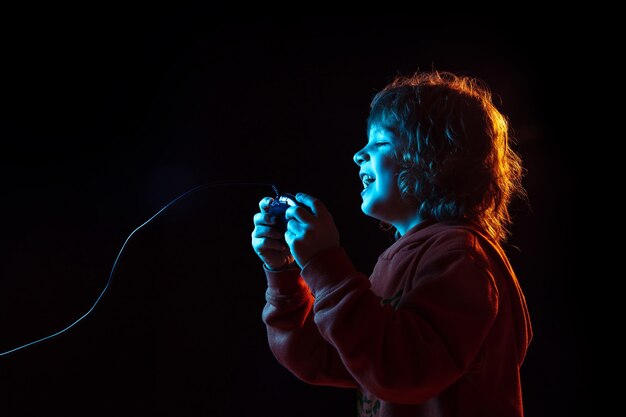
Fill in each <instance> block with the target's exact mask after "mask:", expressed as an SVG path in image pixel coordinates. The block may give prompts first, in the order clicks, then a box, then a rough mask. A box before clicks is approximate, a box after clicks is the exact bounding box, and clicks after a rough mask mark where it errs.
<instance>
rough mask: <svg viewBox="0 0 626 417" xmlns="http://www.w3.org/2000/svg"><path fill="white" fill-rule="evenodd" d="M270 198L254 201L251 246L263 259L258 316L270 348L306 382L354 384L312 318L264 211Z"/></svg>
mask: <svg viewBox="0 0 626 417" xmlns="http://www.w3.org/2000/svg"><path fill="white" fill-rule="evenodd" d="M271 202H272V199H271V198H269V197H267V198H264V199H262V200H261V201H260V202H259V208H260V209H261V211H260V212H259V213H257V214H255V216H254V225H255V227H254V230H253V231H252V247H253V248H254V250H255V252H256V254H257V255H258V256H259V258H260V259H261V260H262V261H263V263H264V265H265V267H264V269H265V273H266V276H267V282H268V288H267V292H266V299H267V304H266V306H265V308H264V309H263V321H264V322H265V324H266V326H267V335H268V341H269V345H270V349H271V350H272V352H273V353H274V356H275V357H276V359H277V360H278V361H279V362H280V363H281V364H283V365H284V366H285V367H286V368H287V369H289V370H290V371H291V372H292V373H294V374H295V375H296V376H298V377H299V378H300V379H302V380H304V381H306V382H309V383H311V384H318V385H333V386H339V387H354V386H355V383H354V380H353V379H352V377H351V376H350V374H349V373H348V372H347V370H346V369H345V367H344V366H343V364H342V362H341V360H340V359H339V355H338V354H337V351H336V350H335V349H334V348H333V347H332V346H331V345H330V344H329V343H328V342H326V340H324V339H323V338H322V337H321V335H320V333H319V330H318V329H317V326H316V325H315V323H314V322H313V314H312V306H313V296H312V295H311V292H310V290H309V288H308V287H307V285H306V283H305V282H304V280H303V279H302V278H301V277H300V269H299V268H297V267H296V266H295V264H294V257H293V255H292V254H291V252H290V251H289V248H288V247H287V246H286V245H285V242H284V241H283V240H282V239H283V231H281V230H280V228H279V227H276V226H277V225H276V219H275V218H274V217H273V216H272V215H271V214H270V213H269V207H270V204H271ZM270 268H271V269H270Z"/></svg>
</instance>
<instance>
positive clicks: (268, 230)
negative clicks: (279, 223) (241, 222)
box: [252, 225, 284, 240]
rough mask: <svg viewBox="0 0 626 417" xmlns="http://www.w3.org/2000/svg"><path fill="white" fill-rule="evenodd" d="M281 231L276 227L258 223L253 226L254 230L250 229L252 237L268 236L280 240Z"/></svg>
mask: <svg viewBox="0 0 626 417" xmlns="http://www.w3.org/2000/svg"><path fill="white" fill-rule="evenodd" d="M283 235H284V233H283V231H282V230H280V229H279V228H277V227H272V226H262V225H259V226H257V227H255V228H254V230H253V231H252V237H257V238H264V237H267V238H270V239H275V240H280V239H282V238H283Z"/></svg>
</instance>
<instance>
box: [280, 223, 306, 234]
mask: <svg viewBox="0 0 626 417" xmlns="http://www.w3.org/2000/svg"><path fill="white" fill-rule="evenodd" d="M306 229H307V224H306V223H301V222H299V221H298V220H295V219H291V220H289V221H288V222H287V228H286V230H285V233H289V234H291V235H293V236H301V235H303V234H304V233H305V232H306Z"/></svg>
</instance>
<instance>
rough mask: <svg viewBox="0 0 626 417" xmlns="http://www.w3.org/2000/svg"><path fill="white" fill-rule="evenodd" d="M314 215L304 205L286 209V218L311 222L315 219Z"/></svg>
mask: <svg viewBox="0 0 626 417" xmlns="http://www.w3.org/2000/svg"><path fill="white" fill-rule="evenodd" d="M313 217H314V216H313V215H312V214H311V213H310V212H309V211H308V210H307V209H305V208H304V207H298V206H293V207H289V208H288V209H287V210H286V211H285V219H286V220H294V219H295V220H297V221H299V222H300V223H310V222H311V221H312V220H313Z"/></svg>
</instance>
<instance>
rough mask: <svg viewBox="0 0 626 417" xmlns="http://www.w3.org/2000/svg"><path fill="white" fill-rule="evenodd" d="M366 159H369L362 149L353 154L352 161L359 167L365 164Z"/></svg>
mask: <svg viewBox="0 0 626 417" xmlns="http://www.w3.org/2000/svg"><path fill="white" fill-rule="evenodd" d="M368 158H369V155H368V154H367V152H365V148H363V149H361V150H360V151H358V152H357V153H355V154H354V156H353V157H352V160H354V163H355V164H357V165H359V166H361V164H362V163H363V162H365V161H366V160H367V159H368Z"/></svg>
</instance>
